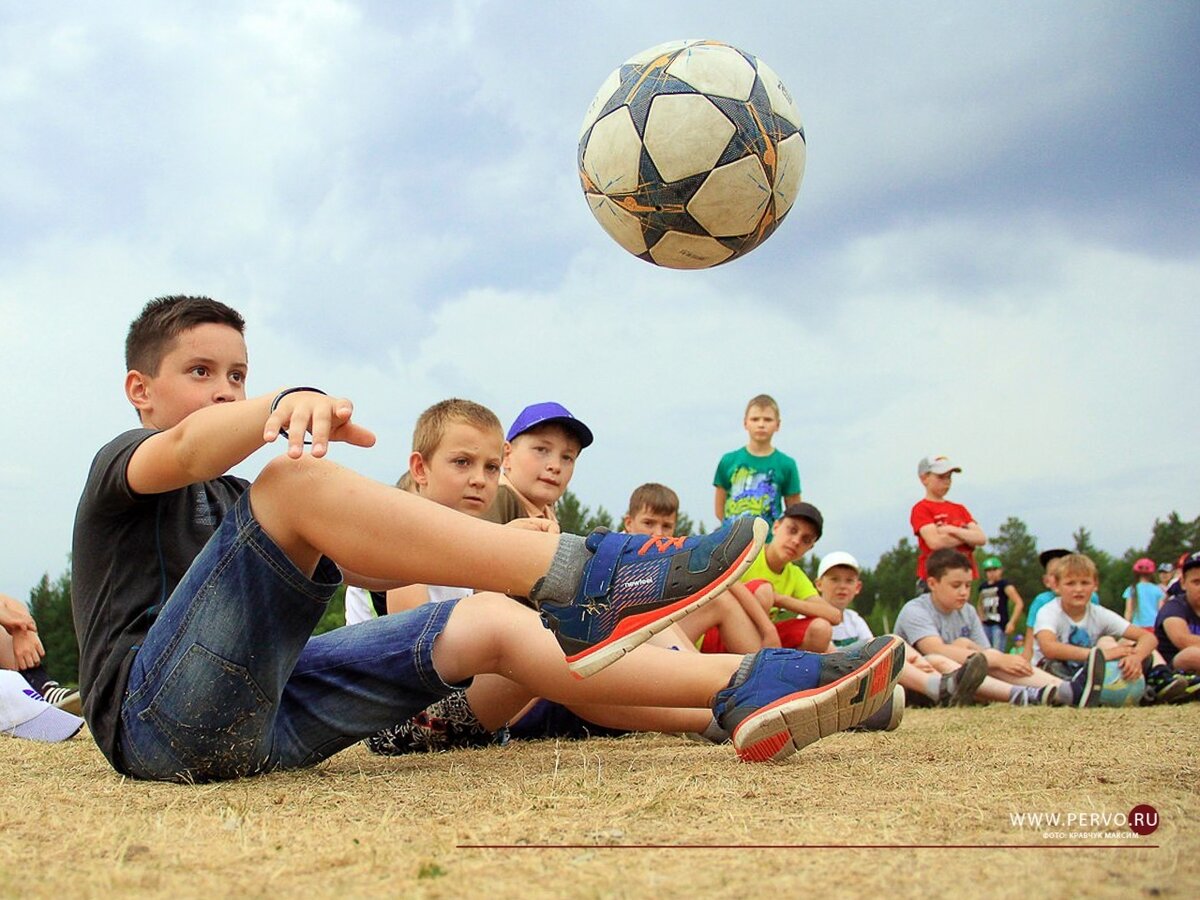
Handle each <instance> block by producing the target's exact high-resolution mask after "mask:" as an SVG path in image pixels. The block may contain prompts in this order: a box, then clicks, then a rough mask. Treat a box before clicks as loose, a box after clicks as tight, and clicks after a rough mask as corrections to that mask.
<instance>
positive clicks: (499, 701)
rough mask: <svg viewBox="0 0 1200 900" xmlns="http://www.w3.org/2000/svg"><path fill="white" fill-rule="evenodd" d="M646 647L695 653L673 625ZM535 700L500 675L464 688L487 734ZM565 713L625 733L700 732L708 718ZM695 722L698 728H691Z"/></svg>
mask: <svg viewBox="0 0 1200 900" xmlns="http://www.w3.org/2000/svg"><path fill="white" fill-rule="evenodd" d="M646 643H647V644H648V645H654V646H658V647H664V648H667V649H670V650H671V651H672V652H682V653H699V651H698V650H696V647H695V644H693V643H691V641H690V640H689V639H688V636H687V635H686V634H684V633H683V631H682V630H681V629H680V628H679V627H678V626H677V625H672V626H671V627H670V628H668V629H666V630H665V631H661V632H659V633H658V634H656V635H654V636H653V637H652V638H650V640H649V641H647V642H646ZM536 700H537V698H535V697H533V696H532V695H531V694H530V692H529V690H528V689H527V688H524V687H522V686H521V685H519V684H517V683H516V682H514V681H510V680H509V679H507V678H504V677H503V676H501V675H477V676H476V677H475V680H474V681H472V682H471V686H470V687H469V688H467V702H468V703H469V704H470V705H471V711H472V712H473V713H475V717H476V718H477V719H478V720H479V723H480V724H481V725H482V726H483V727H484V728H486V729H487V730H488V731H497V730H499V729H500V728H502V727H503V726H504V725H505V724H508V723H511V722H518V721H520V720H521V717H522V716H523V715H525V713H526V712H528V711H529V709H530V708H531V707H532V706H533V704H534V703H535V702H536ZM568 709H570V710H571V712H573V713H575V714H576V715H577V716H579V717H580V718H581V719H585V720H587V721H588V722H592V723H593V724H595V725H603V726H605V727H606V728H620V729H623V730H625V731H671V732H675V731H703V730H704V728H705V727H707V725H708V723H709V720H710V719H711V718H712V713H711V711H709V710H707V709H686V710H685V709H672V708H669V707H639V706H609V705H589V704H572V705H571V706H569V707H568ZM697 722H699V725H698V726H697V727H693V726H696V723H697Z"/></svg>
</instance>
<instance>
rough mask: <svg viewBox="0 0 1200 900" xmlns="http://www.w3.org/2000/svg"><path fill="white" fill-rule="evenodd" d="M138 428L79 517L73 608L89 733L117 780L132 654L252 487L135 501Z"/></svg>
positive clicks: (95, 478)
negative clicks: (132, 478)
mask: <svg viewBox="0 0 1200 900" xmlns="http://www.w3.org/2000/svg"><path fill="white" fill-rule="evenodd" d="M156 433H157V432H155V431H153V430H151V429H146V428H137V429H134V430H132V431H127V432H125V433H124V434H122V435H120V436H118V437H116V438H114V439H113V440H112V441H110V442H109V443H108V444H106V445H105V446H104V447H102V448H101V449H100V452H99V453H97V454H96V458H95V459H94V460H93V461H92V467H91V470H90V471H89V472H88V478H87V483H86V484H85V485H84V488H83V496H82V497H81V498H80V500H79V508H78V510H77V511H76V513H75V532H74V536H73V539H72V548H71V607H72V611H73V613H74V617H75V634H76V636H77V637H78V639H79V688H80V692H81V693H82V694H83V698H84V703H83V713H84V718H86V719H87V723H88V728H90V729H91V732H92V736H93V737H94V738H95V739H96V743H97V744H98V745H99V746H100V749H101V751H103V753H104V755H105V756H106V757H107V758H108V760H109V762H110V763H112V765H113V767H114V768H116V769H117V770H118V771H123V768H122V766H121V765H120V761H119V760H118V758H117V728H118V724H119V722H120V711H121V702H122V700H123V699H124V696H125V687H126V684H127V682H128V680H129V666H130V663H131V662H132V661H133V656H134V654H133V651H134V650H135V649H136V648H137V647H138V646H140V644H141V642H142V639H143V638H144V637H145V636H146V632H147V631H149V630H150V626H151V624H152V623H153V622H154V619H155V617H156V615H157V614H158V609H159V608H160V607H161V606H162V604H163V603H164V602H166V600H167V598H168V597H170V596H171V592H172V591H174V590H175V586H176V585H177V584H178V583H179V580H180V579H181V578H182V577H183V573H184V572H186V571H187V568H188V566H190V565H191V564H192V560H193V559H195V558H196V555H197V554H198V553H199V552H200V550H201V549H203V547H204V545H205V544H206V543H207V542H208V539H209V538H210V537H212V535H213V532H215V531H216V530H217V526H218V525H220V524H221V519H222V518H223V517H224V515H225V513H226V511H228V510H229V509H231V508H232V507H233V505H234V503H236V502H237V499H238V497H240V496H241V495H242V494H243V493H244V492H245V490H246V488H248V487H249V485H250V483H249V482H248V481H246V480H245V479H242V478H236V477H234V476H232V475H223V476H221V477H220V478H217V479H215V480H213V481H206V482H202V483H200V484H192V485H188V486H187V487H185V488H180V489H178V490H175V491H169V492H167V493H165V494H148V495H141V494H135V493H133V491H132V490H130V488H129V484H128V482H127V481H126V477H125V473H126V469H127V468H128V465H129V459H130V457H132V456H133V453H134V451H135V450H136V449H137V448H138V446H140V445H141V443H142V441H144V440H146V438H148V437H150V436H151V435H153V434H156Z"/></svg>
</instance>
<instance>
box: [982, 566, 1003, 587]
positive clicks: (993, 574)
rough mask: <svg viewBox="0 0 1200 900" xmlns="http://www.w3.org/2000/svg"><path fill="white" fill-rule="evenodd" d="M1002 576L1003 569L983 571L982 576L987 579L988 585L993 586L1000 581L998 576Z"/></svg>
mask: <svg viewBox="0 0 1200 900" xmlns="http://www.w3.org/2000/svg"><path fill="white" fill-rule="evenodd" d="M1003 574H1004V570H1003V569H984V570H983V575H984V577H985V578H987V583H988V584H995V583H996V582H997V581H999V580H1000V576H1001V575H1003Z"/></svg>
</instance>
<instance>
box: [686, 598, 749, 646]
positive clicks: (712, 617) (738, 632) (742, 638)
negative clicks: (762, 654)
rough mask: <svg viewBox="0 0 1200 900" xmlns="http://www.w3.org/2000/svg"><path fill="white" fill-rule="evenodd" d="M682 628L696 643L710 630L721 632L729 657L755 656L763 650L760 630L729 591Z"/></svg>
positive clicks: (695, 613)
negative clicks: (735, 654)
mask: <svg viewBox="0 0 1200 900" xmlns="http://www.w3.org/2000/svg"><path fill="white" fill-rule="evenodd" d="M679 625H680V627H681V628H682V629H683V631H684V632H685V633H686V634H687V636H688V638H689V640H691V641H692V642H694V641H695V640H696V638H698V637H700V635H702V634H704V633H705V632H706V631H708V629H710V628H714V627H715V628H717V629H719V631H720V634H721V643H722V645H723V646H724V647H725V648H726V652H729V653H753V652H754V651H755V650H761V649H762V640H761V639H760V638H759V636H758V628H756V627H755V625H754V623H753V622H751V621H750V617H749V616H747V615H746V612H745V610H743V609H742V604H741V603H739V602H738V600H737V598H736V597H734V596H733V594H731V593H729V592H728V591H726V592H725V593H723V594H721V595H719V596H718V597H716V598H714V599H713V600H712V602H711V603H709V604H708V605H707V606H703V607H701V608H700V609H698V610H696V611H695V612H694V613H692V614H691V615H689V616H685V617H684V618H683V619H681V620H680V622H679ZM693 645H694V644H693Z"/></svg>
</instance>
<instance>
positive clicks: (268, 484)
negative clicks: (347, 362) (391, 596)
mask: <svg viewBox="0 0 1200 900" xmlns="http://www.w3.org/2000/svg"><path fill="white" fill-rule="evenodd" d="M250 498H251V505H252V507H253V510H254V517H255V518H256V519H257V520H258V522H259V524H260V526H261V527H262V530H263V531H264V532H266V533H267V534H268V535H269V536H270V537H271V539H272V540H274V542H275V543H276V544H277V545H278V546H279V548H280V549H281V550H282V551H283V553H284V554H285V555H286V556H287V557H288V558H289V559H291V560H292V561H293V562H294V563H295V565H296V566H297V568H299V569H300V570H301V571H302V572H305V573H310V572H312V571H313V570H314V569H315V567H316V565H317V561H318V560H319V559H320V558H321V557H322V556H326V557H328V558H330V559H334V560H337V562H338V563H339V564H340V565H343V566H345V567H346V568H348V569H350V570H351V571H353V572H356V573H358V574H359V575H364V576H367V577H370V578H380V579H384V580H391V581H397V582H407V583H418V584H466V585H469V586H471V587H476V588H480V589H486V590H498V591H504V592H506V593H512V594H515V595H519V596H528V594H529V592H530V589H531V588H532V587H533V585H534V582H536V581H537V579H538V578H540V577H541V576H542V575H544V574H545V573H546V570H547V569H548V568H549V566H550V562H551V559H552V558H553V556H554V552H555V550H556V548H557V546H558V536H557V535H550V534H544V533H541V532H534V531H526V530H524V529H514V528H503V527H501V526H498V525H494V524H492V523H490V522H484V521H481V520H479V519H476V518H474V517H472V516H464V515H462V514H461V513H458V512H456V511H454V510H452V509H448V508H446V507H443V506H439V505H437V504H433V503H429V502H428V501H426V500H422V499H421V498H419V497H417V496H415V495H413V494H410V493H408V492H407V491H397V490H395V489H394V488H392V487H390V486H388V485H385V484H382V483H380V482H376V481H372V480H371V479H369V478H366V477H364V476H361V475H359V474H358V473H356V472H353V471H351V470H350V469H346V468H343V467H341V466H339V465H337V464H335V463H332V462H329V461H328V460H325V459H313V458H312V457H310V456H304V457H303V458H301V459H298V460H296V459H284V458H279V459H275V460H273V461H272V462H270V463H268V464H267V466H266V467H265V468H264V469H263V471H262V474H261V475H260V476H259V477H258V479H257V480H256V481H255V482H254V484H253V486H252V487H251V488H250Z"/></svg>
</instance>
